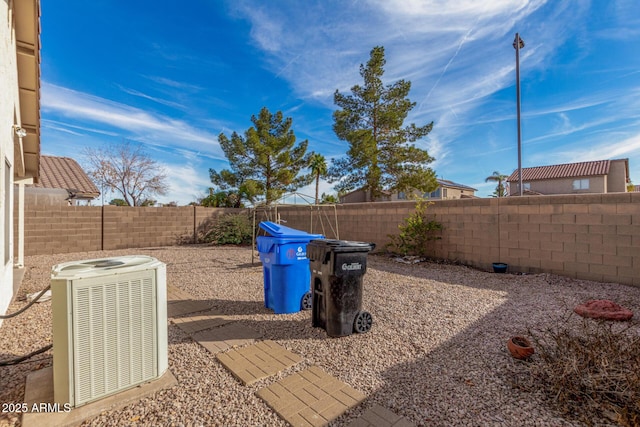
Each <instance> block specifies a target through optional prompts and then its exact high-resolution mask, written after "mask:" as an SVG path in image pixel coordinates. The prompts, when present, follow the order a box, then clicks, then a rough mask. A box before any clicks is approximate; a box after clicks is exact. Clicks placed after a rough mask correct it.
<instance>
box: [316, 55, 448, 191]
mask: <svg viewBox="0 0 640 427" xmlns="http://www.w3.org/2000/svg"><path fill="white" fill-rule="evenodd" d="M385 63H386V61H385V58H384V48H383V47H380V46H378V47H374V48H373V49H372V50H371V56H370V59H369V62H367V64H366V66H364V65H360V75H361V76H362V78H363V79H364V86H360V85H356V86H353V87H352V88H351V93H352V94H351V95H343V94H341V93H340V92H339V91H337V90H336V92H335V94H334V103H335V104H336V105H337V106H338V107H340V108H341V109H340V110H338V111H335V112H334V113H333V118H334V125H333V130H334V132H335V133H336V135H337V136H338V138H340V139H341V140H343V141H347V142H348V143H349V150H348V151H347V157H346V158H341V159H337V160H334V161H333V164H332V166H331V168H330V170H329V176H330V182H337V185H336V190H338V191H339V192H348V191H351V190H354V189H358V188H362V189H363V190H365V191H367V192H368V194H369V196H370V197H371V199H372V200H373V199H375V198H376V197H378V196H380V194H381V193H382V191H383V190H387V191H393V192H400V191H403V192H408V191H411V190H412V189H418V190H420V191H421V192H431V191H433V190H435V189H436V187H437V185H438V184H437V181H436V177H435V173H434V171H433V170H432V169H431V168H429V167H428V165H429V163H431V162H432V161H433V160H434V159H433V158H432V157H431V156H429V154H428V153H427V151H426V150H424V149H420V148H418V147H416V146H415V145H414V144H413V143H414V142H416V141H418V140H419V139H421V138H423V137H424V136H426V135H427V134H428V133H429V132H430V131H431V129H432V128H433V122H431V123H429V124H427V125H424V126H416V125H415V124H413V123H411V124H410V125H408V126H404V121H405V119H406V118H407V115H408V113H409V112H410V111H411V110H412V109H413V108H414V107H415V105H416V104H415V102H411V101H410V100H409V99H408V98H407V96H408V94H409V90H410V89H411V82H409V81H405V80H399V81H397V82H395V83H394V84H391V85H386V86H385V85H384V84H383V82H382V76H383V74H384V68H383V67H384V65H385Z"/></svg>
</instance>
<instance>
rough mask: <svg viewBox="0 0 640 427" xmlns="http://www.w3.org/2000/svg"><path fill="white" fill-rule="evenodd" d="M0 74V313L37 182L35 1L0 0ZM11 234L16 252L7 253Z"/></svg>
mask: <svg viewBox="0 0 640 427" xmlns="http://www.w3.org/2000/svg"><path fill="white" fill-rule="evenodd" d="M0 76H1V78H0V242H2V243H1V245H0V313H2V314H4V313H6V311H7V307H8V306H9V303H10V302H11V299H12V297H13V292H14V289H13V283H14V258H15V257H16V256H17V266H18V267H23V264H24V199H23V195H24V186H25V184H33V183H37V182H38V173H39V162H40V1H39V0H4V1H0ZM14 185H17V188H18V198H17V205H18V206H17V212H18V214H17V219H18V235H17V236H14V232H13V221H14V216H13V205H14ZM14 239H17V245H16V247H17V248H18V254H14V253H13V247H14ZM22 272H23V270H18V273H17V274H19V275H21V273H22ZM1 322H2V320H0V323H1Z"/></svg>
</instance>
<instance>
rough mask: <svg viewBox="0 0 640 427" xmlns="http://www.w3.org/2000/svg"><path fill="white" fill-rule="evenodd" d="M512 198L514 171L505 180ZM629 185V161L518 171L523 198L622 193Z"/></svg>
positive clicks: (517, 182)
mask: <svg viewBox="0 0 640 427" xmlns="http://www.w3.org/2000/svg"><path fill="white" fill-rule="evenodd" d="M507 182H508V183H509V186H510V189H511V190H510V193H511V195H512V196H518V195H519V194H520V189H519V188H520V179H519V175H518V170H517V169H516V170H515V171H514V172H513V173H512V174H511V175H510V176H509V178H507ZM628 182H629V159H617V160H597V161H593V162H580V163H566V164H561V165H551V166H537V167H533V168H522V187H523V193H524V194H525V195H546V194H584V193H624V192H626V191H627V183H628Z"/></svg>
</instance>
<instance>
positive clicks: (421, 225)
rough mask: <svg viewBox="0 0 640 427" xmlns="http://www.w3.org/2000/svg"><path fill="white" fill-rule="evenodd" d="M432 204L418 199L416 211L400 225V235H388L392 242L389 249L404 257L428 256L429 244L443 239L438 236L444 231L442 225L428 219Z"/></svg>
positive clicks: (388, 245)
mask: <svg viewBox="0 0 640 427" xmlns="http://www.w3.org/2000/svg"><path fill="white" fill-rule="evenodd" d="M431 203H432V202H428V201H427V200H425V199H418V203H416V209H415V211H414V212H413V213H412V214H411V215H409V216H408V217H407V218H405V220H404V222H403V223H402V224H400V225H398V229H399V230H400V233H399V234H397V235H392V234H389V235H388V237H389V239H391V242H390V243H388V244H387V248H389V249H391V250H392V251H393V252H397V253H400V254H402V255H419V256H425V255H426V254H427V252H428V251H427V249H428V247H429V245H428V242H430V241H433V240H439V239H441V238H442V237H440V236H439V235H438V232H439V231H442V224H440V223H439V222H437V221H435V220H433V219H429V218H427V207H428V206H429V205H430V204H431Z"/></svg>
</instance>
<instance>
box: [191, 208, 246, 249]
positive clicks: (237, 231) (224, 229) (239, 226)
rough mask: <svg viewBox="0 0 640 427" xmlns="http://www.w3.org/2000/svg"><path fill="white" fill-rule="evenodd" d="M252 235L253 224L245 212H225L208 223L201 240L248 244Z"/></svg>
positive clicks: (215, 243) (217, 242) (226, 243)
mask: <svg viewBox="0 0 640 427" xmlns="http://www.w3.org/2000/svg"><path fill="white" fill-rule="evenodd" d="M252 237H253V226H252V224H251V221H250V219H249V217H248V216H247V215H246V214H226V215H223V216H221V217H220V218H218V219H217V221H215V222H214V223H213V224H210V227H209V228H208V230H205V231H204V232H203V236H202V238H201V240H202V241H203V242H205V243H213V244H214V245H248V244H251V240H252Z"/></svg>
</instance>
